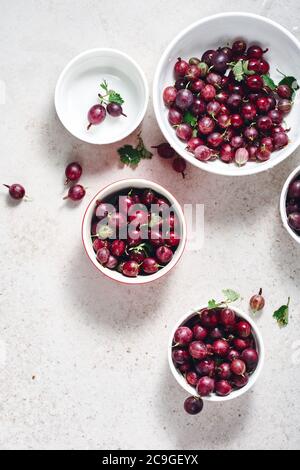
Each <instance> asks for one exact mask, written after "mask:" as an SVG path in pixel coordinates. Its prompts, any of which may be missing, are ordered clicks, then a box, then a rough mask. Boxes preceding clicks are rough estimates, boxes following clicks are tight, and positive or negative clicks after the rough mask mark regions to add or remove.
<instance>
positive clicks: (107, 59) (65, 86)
mask: <svg viewBox="0 0 300 470" xmlns="http://www.w3.org/2000/svg"><path fill="white" fill-rule="evenodd" d="M103 80H106V81H107V82H108V86H109V89H112V90H115V91H116V92H117V93H120V95H121V96H122V98H123V99H124V101H125V103H124V104H123V111H124V113H125V114H126V115H127V117H124V116H120V117H117V118H116V117H112V116H109V115H107V116H106V119H105V120H104V121H103V122H102V123H101V124H100V125H98V126H92V127H91V129H90V130H87V125H88V121H87V113H88V111H89V109H90V108H91V107H92V106H93V105H94V104H98V103H99V99H98V93H102V94H103V93H104V92H103V90H102V89H101V88H100V83H101V82H102V81H103ZM147 104H148V86H147V82H146V79H145V76H144V73H143V72H142V71H141V69H140V67H139V66H138V65H137V64H136V63H135V62H134V61H133V60H132V59H131V58H130V57H128V56H127V55H126V54H123V53H122V52H119V51H116V50H114V49H94V50H91V51H87V52H84V53H83V54H80V55H79V56H77V57H76V58H75V59H73V60H72V61H71V62H70V63H69V64H68V65H67V67H66V68H65V69H64V71H63V72H62V74H61V76H60V78H59V80H58V83H57V87H56V93H55V105H56V110H57V114H58V116H59V118H60V120H61V122H62V123H63V125H64V126H65V127H66V129H67V130H68V131H69V132H71V134H73V135H74V136H76V137H78V138H79V139H81V140H83V141H85V142H89V143H92V144H108V143H112V142H116V141H119V140H122V139H123V138H125V137H126V136H128V135H129V134H130V133H131V132H133V131H134V130H135V129H136V128H137V126H138V125H139V124H140V122H141V121H142V119H143V117H144V115H145V112H146V108H147Z"/></svg>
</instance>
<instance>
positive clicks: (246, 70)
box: [242, 60, 255, 75]
mask: <svg viewBox="0 0 300 470" xmlns="http://www.w3.org/2000/svg"><path fill="white" fill-rule="evenodd" d="M242 62H243V71H244V74H245V75H254V74H255V72H254V70H249V69H248V65H249V60H242Z"/></svg>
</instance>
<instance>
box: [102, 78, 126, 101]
mask: <svg viewBox="0 0 300 470" xmlns="http://www.w3.org/2000/svg"><path fill="white" fill-rule="evenodd" d="M100 87H101V88H102V89H103V90H104V91H105V93H106V95H105V97H104V96H101V95H99V98H100V100H102V101H103V100H104V98H107V100H108V102H109V103H116V104H119V105H122V104H123V103H124V100H123V98H122V97H121V95H120V94H119V93H117V92H116V91H115V90H109V88H108V83H107V81H106V80H103V82H102V83H100Z"/></svg>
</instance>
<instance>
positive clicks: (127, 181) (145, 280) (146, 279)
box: [81, 178, 187, 286]
mask: <svg viewBox="0 0 300 470" xmlns="http://www.w3.org/2000/svg"><path fill="white" fill-rule="evenodd" d="M120 183H122V187H123V188H126V187H127V186H134V184H137V183H140V184H142V183H143V184H145V187H149V188H153V189H154V190H155V191H157V192H160V191H161V195H162V196H163V197H166V198H167V199H169V198H170V199H171V200H173V201H174V202H175V205H176V212H177V214H178V216H179V218H180V221H181V223H182V238H181V241H180V243H179V245H178V248H177V250H176V251H175V254H176V253H177V255H176V257H175V256H174V257H173V259H172V260H171V261H170V263H168V264H167V265H166V266H165V267H164V268H162V269H160V270H159V271H157V273H155V274H150V275H148V276H138V277H136V278H130V277H126V276H123V277H122V278H121V279H116V278H115V277H113V276H112V275H110V273H112V272H114V271H110V270H109V269H108V268H105V267H103V266H101V265H100V264H99V263H96V260H95V258H93V259H92V258H91V256H90V255H89V251H88V249H87V243H88V241H87V238H86V236H85V228H86V224H87V223H88V220H87V219H88V216H89V214H90V213H91V212H92V210H93V205H94V203H95V201H96V200H97V199H98V198H99V195H101V194H102V193H104V192H107V191H108V190H109V189H110V188H112V192H113V191H114V190H113V188H114V187H115V186H117V185H119V184H120ZM157 188H159V189H157ZM81 238H82V243H83V246H84V250H85V253H86V255H87V257H88V258H89V260H90V262H91V263H92V264H93V266H94V267H95V269H96V270H97V271H98V272H100V273H101V274H102V275H104V276H105V277H106V278H108V279H110V280H112V281H115V282H117V283H119V284H124V285H127V286H128V285H143V284H149V283H150V282H154V281H156V280H158V279H161V278H162V277H163V276H165V275H167V274H169V273H170V272H171V271H172V269H173V268H174V267H175V266H176V265H177V264H178V263H179V261H180V259H181V257H182V255H183V253H184V251H185V248H186V244H187V225H186V219H185V216H184V212H183V210H182V208H181V205H180V204H179V202H178V201H177V199H176V198H175V196H173V194H172V193H171V192H170V191H168V190H167V189H165V188H164V187H163V186H161V185H160V184H159V183H157V182H156V181H153V180H148V179H145V178H124V179H121V180H118V181H114V182H113V183H109V184H107V185H106V186H105V187H103V188H102V189H101V190H100V191H98V192H97V193H96V194H95V196H94V197H93V198H92V199H91V200H90V202H89V204H88V206H87V208H86V210H85V212H84V216H83V219H82V224H81ZM123 278H124V279H123Z"/></svg>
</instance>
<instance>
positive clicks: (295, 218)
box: [280, 166, 300, 243]
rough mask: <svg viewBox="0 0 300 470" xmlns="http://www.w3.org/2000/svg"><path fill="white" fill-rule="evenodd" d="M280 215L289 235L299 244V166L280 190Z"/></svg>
mask: <svg viewBox="0 0 300 470" xmlns="http://www.w3.org/2000/svg"><path fill="white" fill-rule="evenodd" d="M280 215H281V220H282V223H283V226H284V228H285V229H286V230H287V232H288V233H289V235H290V236H291V237H292V238H293V239H294V240H295V241H296V242H297V243H300V166H298V167H297V168H295V170H294V171H293V172H292V173H291V174H290V175H289V177H288V178H287V180H286V182H285V183H284V186H283V188H282V192H281V197H280Z"/></svg>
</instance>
